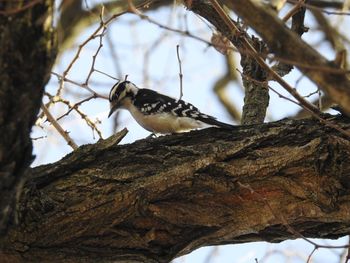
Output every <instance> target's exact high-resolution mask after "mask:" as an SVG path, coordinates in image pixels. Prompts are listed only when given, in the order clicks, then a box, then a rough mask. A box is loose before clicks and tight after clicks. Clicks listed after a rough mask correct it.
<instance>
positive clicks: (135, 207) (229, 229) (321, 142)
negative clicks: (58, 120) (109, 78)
mask: <svg viewBox="0 0 350 263" xmlns="http://www.w3.org/2000/svg"><path fill="white" fill-rule="evenodd" d="M335 121H336V122H337V123H338V124H339V125H341V126H343V127H344V128H349V127H350V121H349V120H346V119H341V118H338V119H337V120H335ZM104 145H105V144H103V142H100V143H97V144H94V145H86V146H82V147H80V148H79V149H78V150H77V151H75V152H73V153H72V154H69V155H67V156H66V157H65V158H63V159H62V160H60V161H58V162H56V163H53V164H50V165H45V166H40V167H38V168H35V169H33V170H32V178H31V179H30V180H29V181H28V182H27V183H26V185H25V191H24V193H23V195H22V197H21V202H20V207H19V211H22V214H21V217H20V218H21V224H20V225H19V226H18V227H17V228H13V229H12V230H11V232H10V233H9V236H8V247H11V248H12V250H11V252H10V251H7V252H6V253H3V256H8V257H10V256H11V257H12V259H13V257H18V258H21V259H22V260H23V259H25V260H31V261H38V260H44V261H45V260H46V261H50V260H56V261H57V260H60V261H61V262H94V261H96V260H99V261H113V260H117V261H132V262H134V261H140V262H168V261H170V260H171V259H172V258H174V257H176V256H179V255H182V254H186V253H189V252H190V251H192V250H194V249H196V248H198V247H201V246H204V245H218V244H235V243H244V242H252V241H262V240H265V241H270V242H279V241H282V240H286V239H293V238H296V236H295V234H293V233H290V232H289V231H288V230H287V227H286V222H288V224H289V225H290V226H292V227H293V228H294V229H295V230H296V231H299V232H300V233H301V234H303V235H305V236H306V237H319V238H337V237H340V236H343V235H346V234H348V233H349V230H350V216H349V211H350V202H349V200H350V199H349V198H350V192H349V186H350V185H349V177H350V142H349V140H348V139H346V138H343V137H342V136H341V135H339V134H338V133H337V132H335V131H334V130H331V129H328V128H327V127H325V126H323V125H321V124H319V123H318V122H317V121H315V120H312V119H308V120H298V121H291V120H284V121H280V122H275V123H269V124H264V125H252V126H240V127H237V128H236V129H234V130H232V131H227V130H226V131H225V130H222V129H216V128H211V129H206V130H201V131H194V132H190V133H184V134H179V135H173V136H165V137H160V138H156V139H147V140H140V141H137V142H135V143H133V144H128V145H121V146H118V145H112V146H108V147H106V146H104ZM247 187H249V188H250V189H249V188H247ZM251 189H253V191H251ZM264 200H265V201H264ZM14 248H15V249H14ZM19 261H20V260H19Z"/></svg>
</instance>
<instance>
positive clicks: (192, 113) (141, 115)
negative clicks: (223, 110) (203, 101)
mask: <svg viewBox="0 0 350 263" xmlns="http://www.w3.org/2000/svg"><path fill="white" fill-rule="evenodd" d="M109 102H110V112H109V114H108V117H110V116H111V115H112V114H113V112H115V111H116V110H117V109H127V110H128V111H129V112H130V113H131V115H132V116H133V117H134V119H135V120H136V121H137V122H138V123H139V124H140V125H141V126H142V127H143V128H145V129H146V130H148V131H150V132H152V133H155V134H157V133H158V134H172V133H180V132H185V131H189V130H193V129H198V128H205V127H210V126H214V127H222V128H226V129H232V128H233V127H234V126H233V125H230V124H227V123H223V122H220V121H218V120H216V119H215V118H214V117H212V116H209V115H206V114H203V113H201V112H200V111H199V110H198V109H197V108H196V107H195V106H193V105H192V104H190V103H187V102H185V101H183V100H176V99H173V98H171V97H168V96H166V95H163V94H160V93H158V92H156V91H153V90H149V89H140V88H138V87H137V86H136V85H135V84H134V83H132V82H130V81H127V80H126V81H122V82H118V83H117V84H115V85H114V86H113V87H112V89H111V91H110V93H109Z"/></svg>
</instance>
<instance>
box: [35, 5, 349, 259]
mask: <svg viewBox="0 0 350 263" xmlns="http://www.w3.org/2000/svg"><path fill="white" fill-rule="evenodd" d="M96 2H98V1H95V2H93V1H88V3H89V6H93V5H94V3H96ZM289 8H290V6H289V7H287V8H285V10H283V12H284V13H285V12H287V11H288V10H289ZM283 12H282V13H283ZM147 15H149V16H150V17H151V18H153V19H155V20H156V21H158V22H159V23H161V24H164V25H167V26H170V27H173V28H177V29H181V30H187V29H188V30H189V31H190V32H191V33H192V34H193V35H196V36H201V37H202V38H205V39H207V40H210V37H211V34H212V32H213V31H214V29H213V27H212V26H210V25H209V24H208V23H207V22H205V21H204V20H203V19H201V18H200V17H198V16H196V15H194V14H192V13H189V12H188V11H186V10H185V8H183V7H182V6H173V7H172V8H161V9H159V10H157V11H152V12H148V13H147ZM233 17H234V16H233ZM309 17H310V16H309ZM332 19H333V20H334V21H335V22H334V23H342V26H341V27H340V29H341V30H343V31H346V27H348V26H349V21H348V20H349V18H348V17H341V18H339V17H332ZM342 19H343V20H344V21H340V20H342ZM306 25H307V26H309V27H310V28H311V29H312V30H310V33H308V34H305V36H304V37H303V38H304V39H306V40H307V41H308V43H310V44H311V45H313V46H315V47H316V46H317V49H318V50H319V52H321V53H322V54H323V55H324V56H326V57H327V58H329V59H332V58H333V57H334V52H332V51H331V50H330V46H329V44H327V43H322V41H321V40H322V39H323V36H322V35H321V34H320V33H319V32H318V31H317V30H313V26H314V25H315V23H314V21H313V20H312V19H311V18H308V19H307V20H306ZM97 26H98V24H94V25H92V26H91V27H89V28H87V29H86V30H84V31H83V32H81V34H80V36H79V38H78V39H77V41H76V45H75V46H74V47H72V48H71V49H70V50H67V51H65V52H63V53H62V54H61V55H60V57H59V58H58V60H57V61H56V65H55V66H54V68H53V72H56V73H58V74H62V73H63V72H64V70H65V69H66V68H67V66H68V65H69V64H70V63H71V61H72V58H73V57H74V56H75V54H76V52H77V50H78V45H79V44H80V43H82V42H83V41H84V40H86V39H87V37H88V36H89V35H90V34H91V33H92V32H93V31H94V30H95V29H96V28H97ZM348 28H349V27H348ZM346 34H347V36H348V35H349V33H348V32H346ZM177 45H179V47H180V49H179V51H180V57H181V60H182V63H181V64H182V71H183V75H184V76H183V80H182V81H183V92H184V96H183V99H184V100H185V101H188V102H190V103H192V104H193V105H195V106H196V107H198V108H199V109H200V110H201V111H202V112H203V113H206V114H210V115H212V116H215V117H216V118H217V119H218V120H220V121H223V122H227V123H233V121H232V119H231V118H230V116H229V115H228V114H227V113H226V112H225V110H224V108H223V106H222V105H221V104H220V102H219V100H218V99H217V98H216V95H215V94H214V92H213V90H212V87H213V84H214V83H215V81H216V80H217V79H218V78H220V77H221V76H222V75H223V74H224V72H225V66H224V57H223V55H222V54H221V53H219V52H218V51H216V50H215V49H214V48H212V47H208V45H207V44H204V43H202V42H199V41H197V40H194V39H191V38H187V37H183V36H180V35H178V34H174V33H173V32H169V31H165V30H163V29H161V28H159V27H158V26H156V25H153V24H150V23H147V22H146V21H143V20H140V19H139V18H138V17H137V16H135V15H133V14H127V15H124V16H122V17H120V18H119V19H117V20H116V21H114V22H113V23H112V24H111V25H110V26H108V29H107V32H106V35H105V36H104V38H103V47H102V48H101V51H100V53H99V54H98V56H97V58H96V64H95V69H98V70H99V71H102V72H104V73H106V74H109V75H111V76H113V77H117V78H123V77H124V76H125V75H128V79H129V80H130V81H132V82H134V83H135V84H136V85H137V86H139V87H142V88H149V89H154V90H156V91H158V92H161V93H164V94H166V95H169V96H172V97H175V98H178V96H179V92H180V91H179V87H180V84H179V77H178V74H179V64H178V60H177V54H176V46H177ZM98 46H99V38H96V39H94V40H93V41H91V42H89V44H88V45H87V46H85V47H84V49H83V50H82V53H81V54H80V56H79V59H78V60H77V62H76V63H75V64H74V65H73V67H72V70H71V71H70V73H69V74H68V76H67V78H68V79H71V80H74V81H76V82H79V83H83V82H84V81H85V79H86V78H87V75H88V73H89V70H90V68H91V63H92V58H93V55H94V54H95V52H96V50H97V48H98ZM234 56H235V60H236V64H237V68H239V55H238V54H234ZM285 80H287V81H288V82H289V83H290V84H291V85H293V86H294V87H296V88H297V90H298V91H299V92H300V93H301V94H302V95H304V96H306V95H308V94H310V93H311V92H314V91H315V90H316V87H315V86H314V85H313V84H312V83H311V82H310V81H309V80H308V79H307V78H305V77H304V78H301V80H300V74H299V73H298V71H297V70H293V72H292V74H289V75H288V76H286V77H285ZM115 82H116V80H115V79H113V78H111V77H108V76H106V75H104V74H100V73H98V72H94V73H93V74H92V77H91V80H90V82H89V87H90V88H91V89H93V90H95V91H96V92H98V93H99V94H102V95H105V96H107V95H108V93H109V91H110V89H111V87H112V86H113V85H114V84H115ZM58 86H59V82H58V80H57V78H56V77H55V76H52V78H51V80H50V82H49V83H48V85H47V87H46V91H47V92H49V93H50V94H55V92H56V90H57V88H58ZM271 86H273V87H274V88H276V89H277V90H278V91H279V92H281V93H282V94H284V95H286V96H287V97H291V96H290V95H289V94H287V93H286V92H285V91H284V90H283V89H282V88H281V87H279V86H278V85H277V84H276V83H271ZM227 94H228V96H229V97H230V99H231V100H232V101H233V102H234V103H235V104H236V106H237V108H239V109H241V108H242V106H243V98H244V93H243V91H242V87H241V84H240V83H230V85H229V86H228V90H227ZM89 95H90V94H89V92H87V91H86V90H85V89H83V88H82V87H79V86H75V85H72V84H69V83H65V85H64V89H63V93H62V96H63V97H64V98H65V99H66V100H69V101H71V102H73V103H74V102H78V101H80V100H81V99H84V98H87V97H88V96H89ZM270 96H271V99H270V106H269V109H268V113H267V120H268V121H272V120H279V119H282V118H286V117H288V116H291V115H293V114H295V113H296V112H297V111H298V110H299V108H298V106H296V105H294V104H292V103H290V102H288V101H286V100H283V99H281V98H279V97H278V96H277V95H276V94H274V93H272V92H270ZM316 96H317V95H314V96H313V97H311V98H315V97H316ZM44 102H47V98H44ZM79 109H80V110H81V111H82V112H84V113H85V114H86V115H87V116H89V118H90V119H91V120H92V121H93V122H95V121H96V122H97V123H98V124H97V127H98V128H99V130H100V131H101V132H102V136H103V138H108V137H109V136H111V135H112V134H113V132H114V131H113V119H112V118H110V119H108V118H107V115H108V111H109V103H108V101H107V100H105V99H92V100H90V101H88V102H86V103H84V104H82V105H81V106H80V107H79ZM67 110H68V108H67V107H66V106H65V105H64V104H62V103H56V104H55V105H54V106H52V107H50V112H51V113H52V114H53V115H54V116H55V117H56V118H57V117H59V116H61V115H62V114H64V113H66V112H67ZM59 123H60V125H61V126H62V127H63V128H64V129H65V130H66V131H68V132H69V136H71V137H72V139H73V140H74V141H75V142H76V143H77V144H78V145H83V144H88V143H96V142H97V141H98V139H99V137H98V136H97V134H96V132H93V131H92V130H91V128H90V127H89V126H88V125H87V124H86V122H85V121H84V120H83V119H82V118H81V117H80V116H79V115H78V114H76V113H75V112H72V113H70V114H69V115H68V116H66V117H64V118H62V119H61V120H60V121H59ZM119 123H120V125H119V126H118V130H121V129H122V128H124V127H127V128H128V130H129V132H128V134H127V135H126V137H125V138H124V139H123V140H122V142H121V143H123V144H126V143H132V142H134V141H136V140H139V139H142V138H145V137H147V136H148V135H149V132H147V131H145V130H144V129H143V128H142V127H140V126H139V125H138V124H137V123H136V122H135V121H134V120H133V119H132V117H131V115H130V114H129V113H128V112H126V111H121V112H120V117H119ZM37 124H38V125H37V126H36V127H34V128H33V132H32V135H31V136H32V138H35V140H34V154H35V155H36V159H35V161H34V163H33V164H32V166H33V167H35V166H38V165H41V164H45V163H51V162H54V161H57V160H59V159H61V158H62V157H64V156H65V155H66V154H68V153H70V152H71V151H72V149H71V148H70V147H69V146H68V145H67V143H66V142H65V141H64V139H63V138H62V137H61V136H60V135H59V134H58V133H57V131H56V130H55V129H54V128H53V127H52V125H51V124H50V123H49V122H47V121H46V119H45V118H42V119H40V120H39V121H38V122H37ZM41 137H44V138H41ZM317 242H328V243H329V244H332V245H342V244H346V243H347V238H342V239H341V240H338V241H317ZM312 250H313V246H311V245H310V244H308V243H307V242H305V241H303V240H297V241H286V242H282V243H280V244H269V243H265V242H256V243H248V244H240V245H226V246H220V247H219V248H217V247H205V248H201V249H198V250H196V251H194V252H192V253H191V254H189V255H186V256H183V257H180V258H178V259H176V260H175V262H177V263H180V262H199V263H200V262H208V263H209V262H210V263H213V262H222V263H226V262H233V263H243V262H252V263H253V262H254V263H255V262H256V260H255V259H257V260H258V262H259V263H260V262H293V263H297V262H306V260H307V257H308V256H309V254H310V253H311V251H312ZM275 251H283V253H284V254H283V253H280V252H276V253H275ZM339 253H340V251H339V250H330V249H319V250H317V251H316V252H315V253H314V255H313V256H312V262H325V263H326V262H327V263H332V262H339V256H338V255H337V254H339ZM209 255H214V256H212V257H210V256H209ZM266 255H271V256H269V257H267V256H266ZM285 255H288V256H290V258H289V259H288V260H289V261H288V260H287V259H286V256H285ZM264 257H265V259H264Z"/></svg>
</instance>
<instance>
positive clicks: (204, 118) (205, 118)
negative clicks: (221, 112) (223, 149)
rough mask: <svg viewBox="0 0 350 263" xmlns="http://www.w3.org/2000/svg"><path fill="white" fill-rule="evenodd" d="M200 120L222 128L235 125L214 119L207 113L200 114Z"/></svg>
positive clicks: (229, 127)
mask: <svg viewBox="0 0 350 263" xmlns="http://www.w3.org/2000/svg"><path fill="white" fill-rule="evenodd" d="M200 121H201V122H204V123H206V124H209V125H211V126H216V127H220V128H224V129H233V128H235V127H236V126H235V125H232V124H228V123H225V122H221V121H218V120H217V119H215V118H214V117H212V116H209V115H203V116H200Z"/></svg>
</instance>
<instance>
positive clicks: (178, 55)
mask: <svg viewBox="0 0 350 263" xmlns="http://www.w3.org/2000/svg"><path fill="white" fill-rule="evenodd" d="M179 53H180V52H179V45H176V54H177V61H178V62H179V78H180V98H179V100H181V99H182V96H183V89H182V77H183V75H182V66H181V59H180V54H179Z"/></svg>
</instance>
